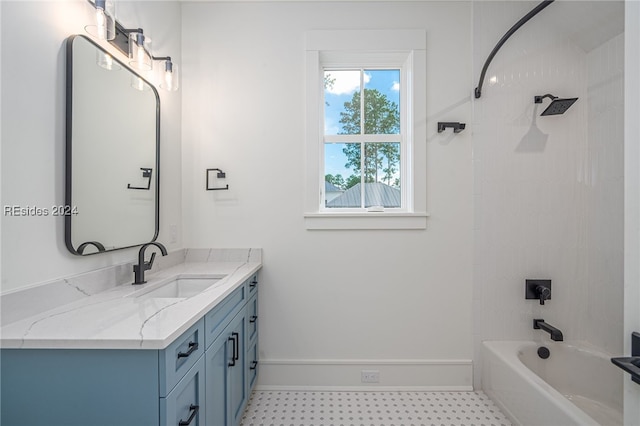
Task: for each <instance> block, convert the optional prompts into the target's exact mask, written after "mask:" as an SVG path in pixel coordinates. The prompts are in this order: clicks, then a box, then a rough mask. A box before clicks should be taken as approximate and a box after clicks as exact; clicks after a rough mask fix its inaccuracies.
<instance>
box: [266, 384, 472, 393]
mask: <svg viewBox="0 0 640 426" xmlns="http://www.w3.org/2000/svg"><path fill="white" fill-rule="evenodd" d="M254 389H255V390H257V391H265V392H472V391H473V386H376V387H372V386H269V385H256V387H255V388H254Z"/></svg>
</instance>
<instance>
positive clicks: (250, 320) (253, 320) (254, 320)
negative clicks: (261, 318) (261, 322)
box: [249, 315, 258, 323]
mask: <svg viewBox="0 0 640 426" xmlns="http://www.w3.org/2000/svg"><path fill="white" fill-rule="evenodd" d="M257 319H258V316H257V315H252V316H251V318H249V322H250V323H254V322H256V320H257Z"/></svg>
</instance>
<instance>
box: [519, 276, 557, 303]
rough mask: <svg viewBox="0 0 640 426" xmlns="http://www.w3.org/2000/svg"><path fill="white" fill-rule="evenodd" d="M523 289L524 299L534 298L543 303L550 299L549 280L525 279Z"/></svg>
mask: <svg viewBox="0 0 640 426" xmlns="http://www.w3.org/2000/svg"><path fill="white" fill-rule="evenodd" d="M524 291H525V293H524V296H525V299H536V300H539V301H540V304H541V305H544V301H545V300H550V299H551V280H525V286H524Z"/></svg>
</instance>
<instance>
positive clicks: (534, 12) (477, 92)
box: [475, 0, 555, 99]
mask: <svg viewBox="0 0 640 426" xmlns="http://www.w3.org/2000/svg"><path fill="white" fill-rule="evenodd" d="M554 1H555V0H545V1H543V2H542V3H540V4H539V5H537V6H536V7H534V8H533V9H532V10H531V12H529V13H527V14H526V15H525V16H523V17H522V19H520V20H519V21H518V22H516V24H515V25H514V26H513V27H511V29H510V30H509V31H507V33H506V34H505V35H503V36H502V38H501V39H500V41H499V42H498V44H496V47H494V48H493V50H492V51H491V53H490V54H489V56H488V57H487V60H486V61H485V63H484V66H483V67H482V73H480V81H479V82H478V87H476V90H475V96H476V99H478V98H480V96H482V84H483V83H484V76H485V74H486V73H487V68H489V64H490V63H491V61H492V60H493V57H494V56H496V53H498V50H500V48H501V47H502V45H503V44H504V43H505V42H506V41H507V40H508V39H509V37H511V36H512V35H513V33H515V32H516V31H518V29H519V28H520V27H521V26H523V25H524V24H526V23H527V21H528V20H529V19H531V18H533V17H534V16H536V15H537V14H538V12H540V11H541V10H542V9H544V8H545V7H547V6H549V5H550V4H551V3H553V2H554Z"/></svg>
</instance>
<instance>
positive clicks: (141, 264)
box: [133, 241, 167, 284]
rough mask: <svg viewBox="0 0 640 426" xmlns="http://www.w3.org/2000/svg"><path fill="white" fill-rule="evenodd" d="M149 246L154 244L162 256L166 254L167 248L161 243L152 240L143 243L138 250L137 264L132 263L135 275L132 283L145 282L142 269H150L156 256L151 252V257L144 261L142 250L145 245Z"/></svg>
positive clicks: (145, 247)
mask: <svg viewBox="0 0 640 426" xmlns="http://www.w3.org/2000/svg"><path fill="white" fill-rule="evenodd" d="M149 246H156V247H158V248H159V249H160V252H161V253H162V255H163V256H166V255H167V249H166V247H165V246H163V245H162V244H160V243H158V242H155V241H152V242H150V243H147V244H144V245H143V246H142V247H140V251H139V252H138V264H137V265H133V275H134V277H135V279H134V281H133V284H144V283H146V281H145V279H144V271H147V270H149V269H151V267H152V266H153V261H154V260H155V258H156V254H155V253H153V254H152V255H151V259H149V261H148V262H145V261H144V251H145V250H146V249H147V247H149Z"/></svg>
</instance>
